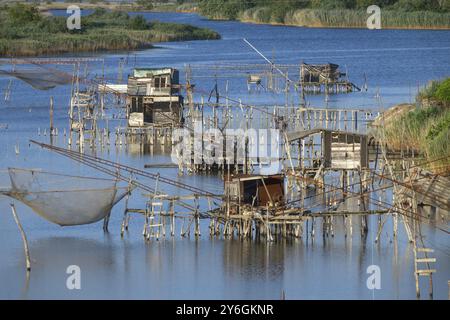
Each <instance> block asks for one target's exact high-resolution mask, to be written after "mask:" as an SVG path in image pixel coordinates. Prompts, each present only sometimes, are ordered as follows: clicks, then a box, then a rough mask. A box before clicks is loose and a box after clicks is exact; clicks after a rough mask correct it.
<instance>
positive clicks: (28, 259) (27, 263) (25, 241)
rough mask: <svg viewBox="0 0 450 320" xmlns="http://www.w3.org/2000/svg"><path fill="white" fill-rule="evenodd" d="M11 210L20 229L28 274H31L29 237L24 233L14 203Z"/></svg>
mask: <svg viewBox="0 0 450 320" xmlns="http://www.w3.org/2000/svg"><path fill="white" fill-rule="evenodd" d="M11 210H12V214H13V216H14V220H15V221H16V224H17V227H19V230H20V234H21V236H22V241H23V248H24V251H25V260H26V266H27V272H29V271H30V270H31V259H30V251H29V250H28V241H27V236H26V235H25V232H24V231H23V228H22V225H21V224H20V220H19V216H18V215H17V212H16V207H15V206H14V203H11Z"/></svg>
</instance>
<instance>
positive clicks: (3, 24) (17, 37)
mask: <svg viewBox="0 0 450 320" xmlns="http://www.w3.org/2000/svg"><path fill="white" fill-rule="evenodd" d="M219 38H220V35H219V34H218V33H216V32H215V31H212V30H209V29H204V28H197V27H194V26H191V25H185V24H175V23H162V22H158V21H152V22H147V21H146V20H145V19H144V18H143V17H142V16H140V15H138V16H134V17H131V16H129V15H128V14H127V13H125V12H118V11H106V10H104V9H98V10H96V11H95V12H94V13H92V14H91V15H89V16H84V17H82V19H81V30H72V31H70V30H68V29H67V26H66V18H65V17H54V16H50V17H44V16H41V15H40V14H39V12H38V11H37V9H36V8H35V7H32V6H26V5H21V4H18V5H15V6H13V7H0V55H1V56H32V55H33V56H34V55H44V54H59V53H66V52H94V51H103V50H134V49H142V48H150V47H152V43H154V42H162V41H181V40H203V39H219Z"/></svg>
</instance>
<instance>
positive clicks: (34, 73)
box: [0, 69, 72, 90]
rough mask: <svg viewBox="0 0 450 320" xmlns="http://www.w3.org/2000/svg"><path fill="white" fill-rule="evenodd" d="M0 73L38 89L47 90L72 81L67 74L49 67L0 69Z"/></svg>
mask: <svg viewBox="0 0 450 320" xmlns="http://www.w3.org/2000/svg"><path fill="white" fill-rule="evenodd" d="M0 75H4V76H10V77H15V78H17V79H19V80H22V81H24V82H26V83H28V84H29V85H31V86H32V87H33V88H34V89H38V90H49V89H52V88H54V87H56V86H59V85H64V84H69V83H71V81H72V78H71V76H70V75H69V74H66V73H64V72H58V71H54V70H51V69H22V70H13V71H6V70H0Z"/></svg>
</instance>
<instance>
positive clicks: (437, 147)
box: [384, 78, 450, 174]
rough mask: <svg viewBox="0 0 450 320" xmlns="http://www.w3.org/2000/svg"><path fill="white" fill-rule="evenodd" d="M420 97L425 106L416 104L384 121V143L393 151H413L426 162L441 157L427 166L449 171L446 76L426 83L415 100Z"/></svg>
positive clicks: (449, 110)
mask: <svg viewBox="0 0 450 320" xmlns="http://www.w3.org/2000/svg"><path fill="white" fill-rule="evenodd" d="M423 97H426V99H427V104H428V106H423V105H422V106H420V107H417V108H416V109H414V110H412V111H409V112H405V113H403V114H402V115H401V116H399V117H395V118H393V119H390V121H388V122H387V123H386V125H385V127H384V130H385V135H386V141H387V144H388V146H389V148H391V149H394V150H405V149H410V150H416V151H417V152H420V153H422V154H424V156H425V157H426V158H427V159H428V160H429V161H433V160H434V159H441V158H442V160H440V161H436V162H433V163H432V164H431V165H430V169H432V170H433V171H435V172H440V173H445V174H450V106H449V105H448V102H449V101H450V78H448V79H447V80H445V81H442V82H439V83H438V84H436V82H434V83H433V84H431V85H429V86H428V87H427V88H426V89H424V90H423V91H422V92H421V93H420V94H419V97H418V100H419V101H420V99H421V98H423ZM430 104H431V105H430Z"/></svg>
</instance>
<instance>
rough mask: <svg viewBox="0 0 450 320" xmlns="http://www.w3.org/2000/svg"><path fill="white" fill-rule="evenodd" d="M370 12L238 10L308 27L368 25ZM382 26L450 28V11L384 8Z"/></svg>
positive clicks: (246, 16) (246, 17)
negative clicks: (407, 10)
mask: <svg viewBox="0 0 450 320" xmlns="http://www.w3.org/2000/svg"><path fill="white" fill-rule="evenodd" d="M367 18H368V14H367V13H366V12H365V11H364V10H349V9H333V10H325V9H300V10H289V11H287V12H286V13H285V14H284V15H283V16H280V15H279V14H274V11H273V10H272V8H270V7H256V8H251V9H247V10H245V11H242V12H240V13H239V14H238V19H239V20H241V21H246V22H255V23H273V24H278V23H279V24H286V25H294V26H307V27H336V28H364V27H366V21H367ZM381 25H382V28H417V29H449V28H450V13H438V12H431V11H417V12H405V11H389V10H384V11H382V15H381Z"/></svg>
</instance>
